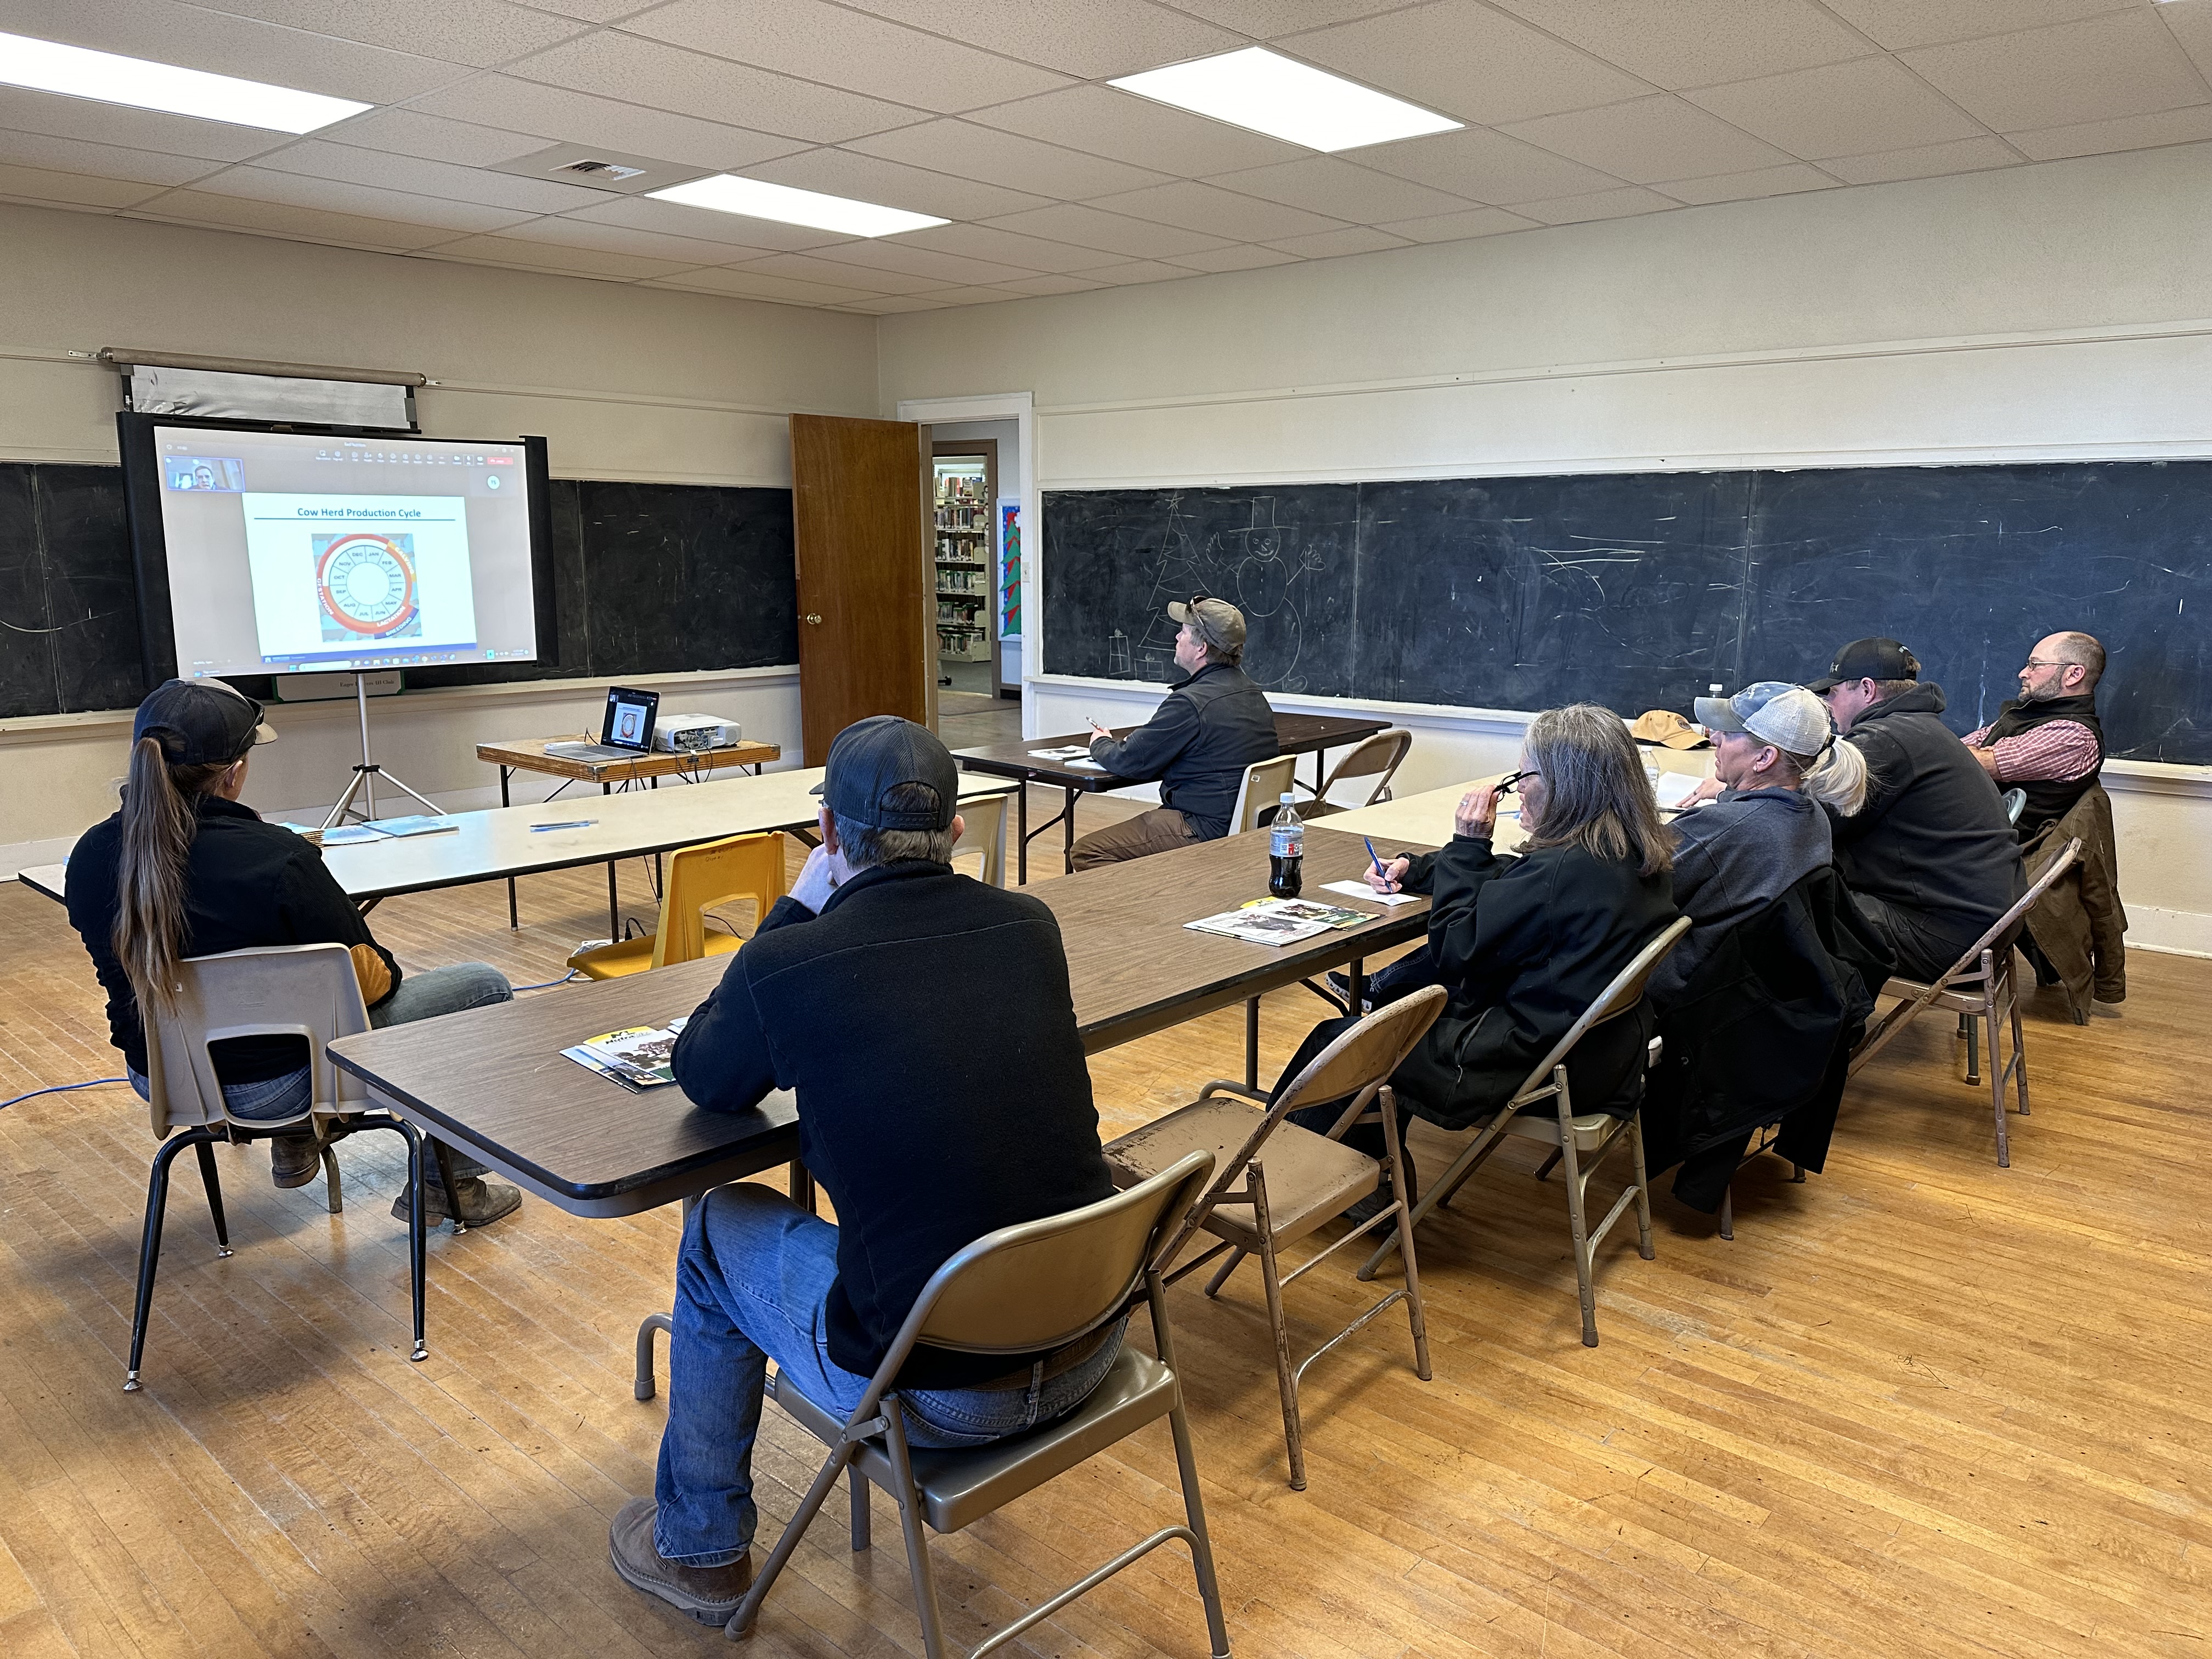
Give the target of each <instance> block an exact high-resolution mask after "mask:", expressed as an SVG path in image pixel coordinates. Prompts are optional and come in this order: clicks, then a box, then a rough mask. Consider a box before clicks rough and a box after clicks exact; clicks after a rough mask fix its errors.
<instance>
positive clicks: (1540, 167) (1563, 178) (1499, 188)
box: [1357, 127, 1620, 206]
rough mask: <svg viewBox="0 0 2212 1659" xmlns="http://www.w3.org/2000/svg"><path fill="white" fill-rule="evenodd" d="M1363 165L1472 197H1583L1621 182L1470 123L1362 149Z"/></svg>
mask: <svg viewBox="0 0 2212 1659" xmlns="http://www.w3.org/2000/svg"><path fill="white" fill-rule="evenodd" d="M1357 154H1358V157H1359V165H1360V166H1362V167H1375V168H1377V169H1379V170H1380V171H1382V172H1384V173H1393V174H1395V175H1396V176H1397V177H1398V178H1401V179H1413V180H1415V181H1416V182H1417V183H1419V184H1424V185H1434V186H1435V187H1436V188H1437V189H1438V190H1441V191H1446V192H1448V193H1449V194H1450V195H1454V196H1463V197H1467V198H1468V200H1469V201H1474V202H1486V203H1489V204H1492V205H1493V206H1495V205H1496V204H1498V203H1501V202H1534V201H1540V200H1547V199H1549V198H1550V197H1555V196H1582V195H1587V194H1589V192H1590V191H1598V190H1608V189H1610V188H1612V187H1613V185H1617V184H1619V183H1620V179H1616V178H1615V177H1613V174H1611V173H1604V172H1601V171H1600V170H1599V169H1597V168H1596V167H1584V166H1583V164H1582V163H1581V162H1579V161H1569V160H1567V158H1566V157H1565V156H1564V155H1555V154H1554V153H1553V152H1552V151H1550V150H1548V149H1539V148H1538V147H1537V146H1536V145H1534V144H1529V143H1522V141H1521V140H1520V139H1518V138H1512V137H1507V136H1506V135H1505V134H1504V133H1502V132H1492V131H1488V130H1487V129H1486V128H1482V127H1471V128H1469V129H1468V131H1465V132H1440V133H1437V134H1436V135H1434V136H1433V137H1427V138H1409V139H1407V140H1406V141H1405V142H1403V143H1396V144H1377V145H1376V146H1375V147H1374V148H1372V149H1363V150H1359V151H1358V152H1357Z"/></svg>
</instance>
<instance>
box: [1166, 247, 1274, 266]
mask: <svg viewBox="0 0 2212 1659" xmlns="http://www.w3.org/2000/svg"><path fill="white" fill-rule="evenodd" d="M1175 262H1176V264H1179V265H1188V266H1189V267H1190V268H1191V269H1192V270H1217V271H1218V270H1260V269H1261V267H1263V266H1266V265H1294V264H1297V263H1298V256H1297V254H1295V253H1285V252H1282V251H1281V250H1280V249H1279V248H1272V247H1258V246H1253V245H1251V244H1249V243H1239V244H1237V246H1233V247H1213V248H1201V249H1200V251H1199V252H1196V253H1178V254H1176V259H1175Z"/></svg>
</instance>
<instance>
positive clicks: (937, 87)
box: [623, 0, 1068, 112]
mask: <svg viewBox="0 0 2212 1659" xmlns="http://www.w3.org/2000/svg"><path fill="white" fill-rule="evenodd" d="M623 28H624V29H625V30H626V31H628V32H629V33H634V34H643V35H648V36H650V37H652V38H653V39H654V40H665V41H668V42H669V43H670V44H671V45H673V46H689V47H690V48H691V49H692V50H694V51H696V52H712V53H713V54H714V56H715V57H717V58H734V59H735V60H737V61H738V62H739V63H743V64H758V65H760V66H761V67H762V68H763V69H771V70H779V71H781V73H783V74H786V75H795V76H800V77H801V78H803V79H805V80H809V81H819V82H827V83H828V84H829V85H831V86H835V87H842V88H846V89H847V90H848V91H851V92H858V93H865V94H868V95H869V96H871V97H875V98H887V99H890V100H893V101H894V102H896V103H901V104H919V105H920V106H922V107H923V108H924V109H933V110H942V111H945V112H952V111H955V110H963V109H974V108H975V107H977V106H980V105H983V104H1002V103H1005V102H1006V100H1009V99H1012V98H1029V97H1032V96H1034V95H1035V94H1038V93H1041V92H1049V91H1051V90H1052V89H1053V88H1055V87H1061V86H1066V84H1067V83H1068V82H1067V77H1066V76H1061V75H1055V74H1054V73H1052V72H1051V71H1050V70H1042V69H1039V68H1037V67H1036V65H1035V64H1022V63H1017V62H1015V61H1014V60H1013V59H1012V58H1001V57H1000V56H998V55H997V54H995V53H994V52H982V51H979V50H977V49H976V48H975V47H974V46H963V45H962V44H961V43H960V42H958V41H956V40H945V39H944V38H943V37H942V36H941V35H938V34H925V33H922V32H921V31H920V30H919V29H910V28H906V27H902V26H901V25H899V24H897V23H893V22H888V21H885V20H884V19H883V18H880V17H871V16H868V15H866V14H865V13H863V12H857V11H852V10H848V9H846V8H844V7H842V6H834V5H830V4H829V3H827V0H675V3H674V4H672V5H665V6H660V7H658V8H656V9H653V10H652V11H648V12H646V13H644V14H643V15H640V16H636V17H632V18H629V19H626V20H625V21H623Z"/></svg>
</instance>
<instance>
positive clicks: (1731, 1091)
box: [1644, 865, 1895, 1214]
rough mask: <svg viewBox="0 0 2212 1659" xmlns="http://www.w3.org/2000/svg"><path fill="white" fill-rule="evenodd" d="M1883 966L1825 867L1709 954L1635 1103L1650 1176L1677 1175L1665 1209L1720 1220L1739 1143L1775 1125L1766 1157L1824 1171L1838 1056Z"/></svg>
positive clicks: (1671, 1018)
mask: <svg viewBox="0 0 2212 1659" xmlns="http://www.w3.org/2000/svg"><path fill="white" fill-rule="evenodd" d="M1894 965H1895V964H1894V963H1892V962H1891V960H1890V958H1889V953H1888V951H1887V947H1886V946H1884V945H1883V944H1882V942H1881V939H1880V937H1879V936H1878V935H1877V934H1875V933H1874V932H1873V931H1872V930H1871V929H1870V928H1869V927H1868V926H1867V925H1866V923H1865V921H1863V920H1862V919H1861V917H1860V915H1859V913H1858V908H1857V906H1856V905H1854V904H1853V903H1852V902H1851V898H1850V893H1849V892H1848V891H1846V890H1845V889H1844V884H1843V882H1842V880H1841V879H1840V878H1838V876H1837V874H1836V872H1835V871H1834V870H1833V869H1832V868H1830V867H1829V866H1826V865H1822V866H1820V868H1819V869H1817V870H1814V871H1813V872H1811V873H1809V874H1808V875H1807V876H1805V877H1804V878H1802V880H1800V881H1798V882H1796V884H1793V885H1792V886H1791V887H1790V889H1789V890H1787V891H1786V892H1784V893H1783V894H1782V896H1780V897H1778V898H1777V899H1775V900H1774V901H1773V902H1771V903H1770V904H1768V905H1766V906H1765V908H1762V909H1760V910H1759V911H1757V912H1755V913H1754V914H1753V915H1751V916H1749V917H1747V918H1746V919H1745V920H1744V921H1741V922H1738V923H1737V924H1736V925H1735V926H1734V927H1730V928H1729V929H1728V930H1727V931H1726V932H1725V933H1722V934H1721V936H1720V937H1719V938H1718V939H1717V940H1715V941H1714V943H1713V945H1712V946H1711V949H1710V950H1709V951H1707V952H1706V954H1705V958H1704V961H1703V963H1702V964H1701V965H1700V966H1699V969H1698V971H1697V972H1696V973H1695V974H1693V975H1692V976H1691V978H1690V981H1689V983H1688V985H1687V987H1686V988H1685V991H1684V994H1683V996H1682V999H1681V1000H1680V1001H1677V1002H1675V1003H1673V1004H1671V1005H1669V1006H1667V1007H1666V1008H1665V1009H1664V1010H1663V1011H1662V1013H1661V1015H1660V1018H1659V1035H1660V1036H1662V1037H1664V1038H1665V1039H1666V1047H1665V1049H1664V1050H1663V1058H1662V1060H1661V1063H1660V1066H1659V1069H1658V1070H1657V1071H1656V1073H1653V1074H1652V1077H1651V1079H1650V1091H1649V1092H1648V1093H1647V1094H1646V1096H1645V1097H1644V1155H1645V1158H1646V1160H1647V1163H1648V1166H1649V1167H1650V1169H1651V1170H1655V1171H1656V1170H1664V1169H1667V1168H1668V1166H1669V1165H1672V1164H1681V1166H1682V1168H1681V1170H1680V1173H1678V1174H1677V1175H1676V1176H1675V1177H1674V1196H1675V1197H1677V1198H1679V1199H1680V1200H1682V1201H1683V1202H1684V1203H1686V1204H1687V1205H1689V1206H1691V1207H1692V1208H1693V1209H1699V1210H1703V1211H1705V1212H1707V1213H1709V1214H1710V1213H1711V1212H1713V1211H1715V1210H1717V1209H1718V1208H1720V1203H1721V1197H1722V1194H1724V1193H1726V1192H1727V1191H1728V1184H1729V1177H1730V1176H1733V1175H1735V1168H1736V1165H1737V1164H1740V1163H1741V1162H1742V1160H1743V1152H1744V1147H1745V1146H1746V1144H1747V1141H1748V1140H1749V1138H1750V1136H1751V1134H1752V1133H1753V1131H1754V1130H1756V1129H1758V1128H1759V1127H1761V1126H1762V1125H1765V1124H1771V1123H1779V1124H1780V1125H1781V1128H1780V1131H1779V1133H1778V1136H1777V1138H1776V1142H1775V1148H1776V1150H1777V1151H1778V1152H1780V1153H1781V1154H1782V1156H1783V1157H1784V1158H1789V1159H1790V1161H1791V1162H1792V1163H1795V1164H1803V1165H1804V1166H1805V1167H1806V1168H1807V1169H1808V1170H1816V1171H1817V1170H1819V1169H1820V1167H1821V1165H1822V1164H1824V1163H1825V1162H1826V1159H1827V1155H1828V1139H1829V1137H1830V1135H1831V1134H1832V1133H1833V1132H1834V1129H1835V1124H1836V1110H1837V1108H1838V1105H1839V1104H1840V1103H1841V1102H1842V1100H1843V1095H1844V1076H1845V1073H1846V1071H1847V1068H1848V1067H1849V1066H1850V1057H1851V1049H1852V1048H1853V1047H1855V1046H1856V1045H1857V1042H1858V1040H1859V1038H1860V1036H1862V1035H1863V1033H1864V1031H1865V1030H1866V1022H1867V1018H1868V1016H1869V1015H1870V1014H1871V1013H1872V1012H1874V1000H1875V997H1876V996H1877V995H1879V994H1881V987H1882V983H1883V981H1886V980H1887V978H1888V977H1889V975H1890V972H1891V970H1892V969H1893V967H1894Z"/></svg>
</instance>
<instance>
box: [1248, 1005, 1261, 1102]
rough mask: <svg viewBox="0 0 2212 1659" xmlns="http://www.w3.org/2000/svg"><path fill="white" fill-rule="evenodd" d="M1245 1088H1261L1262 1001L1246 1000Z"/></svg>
mask: <svg viewBox="0 0 2212 1659" xmlns="http://www.w3.org/2000/svg"><path fill="white" fill-rule="evenodd" d="M1244 1086H1245V1087H1246V1088H1248V1089H1256V1088H1258V1087H1259V1086H1260V999H1259V998H1257V997H1247V998H1246V999H1245V1000H1244Z"/></svg>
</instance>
